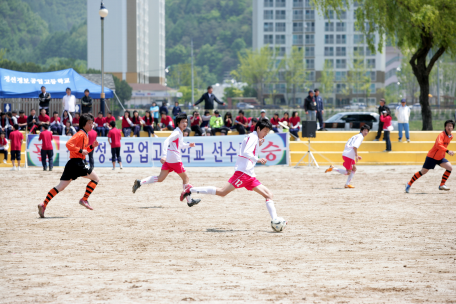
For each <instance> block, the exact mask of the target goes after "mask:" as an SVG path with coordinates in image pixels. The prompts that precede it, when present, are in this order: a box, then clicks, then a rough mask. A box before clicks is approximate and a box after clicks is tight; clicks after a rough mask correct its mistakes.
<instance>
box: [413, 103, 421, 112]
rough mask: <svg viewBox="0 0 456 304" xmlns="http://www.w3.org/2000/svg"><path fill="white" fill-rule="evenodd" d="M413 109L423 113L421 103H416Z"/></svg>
mask: <svg viewBox="0 0 456 304" xmlns="http://www.w3.org/2000/svg"><path fill="white" fill-rule="evenodd" d="M411 109H412V110H415V111H421V104H420V103H414V104H413V105H412V106H411Z"/></svg>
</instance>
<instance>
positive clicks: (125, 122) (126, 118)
mask: <svg viewBox="0 0 456 304" xmlns="http://www.w3.org/2000/svg"><path fill="white" fill-rule="evenodd" d="M132 125H133V123H132V122H131V119H130V111H125V112H124V115H123V117H122V132H123V134H124V137H130V133H131V127H132Z"/></svg>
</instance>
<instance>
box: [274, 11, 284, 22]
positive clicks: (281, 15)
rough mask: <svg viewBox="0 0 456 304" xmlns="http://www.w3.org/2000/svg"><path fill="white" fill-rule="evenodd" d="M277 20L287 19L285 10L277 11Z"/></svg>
mask: <svg viewBox="0 0 456 304" xmlns="http://www.w3.org/2000/svg"><path fill="white" fill-rule="evenodd" d="M276 20H285V11H282V10H280V11H276Z"/></svg>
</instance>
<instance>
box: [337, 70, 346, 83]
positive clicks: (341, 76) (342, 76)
mask: <svg viewBox="0 0 456 304" xmlns="http://www.w3.org/2000/svg"><path fill="white" fill-rule="evenodd" d="M335 79H336V81H345V80H346V79H347V72H345V71H344V72H336V73H335Z"/></svg>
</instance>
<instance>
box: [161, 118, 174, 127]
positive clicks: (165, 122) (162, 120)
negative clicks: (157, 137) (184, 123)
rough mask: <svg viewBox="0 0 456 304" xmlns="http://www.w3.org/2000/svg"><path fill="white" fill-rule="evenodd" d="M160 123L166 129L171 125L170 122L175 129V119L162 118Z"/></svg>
mask: <svg viewBox="0 0 456 304" xmlns="http://www.w3.org/2000/svg"><path fill="white" fill-rule="evenodd" d="M160 122H161V123H162V124H163V125H164V126H165V127H166V126H169V125H170V122H171V126H172V127H173V128H174V122H173V119H172V118H171V116H169V115H167V116H166V118H164V119H163V118H162V119H161V120H160Z"/></svg>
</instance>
